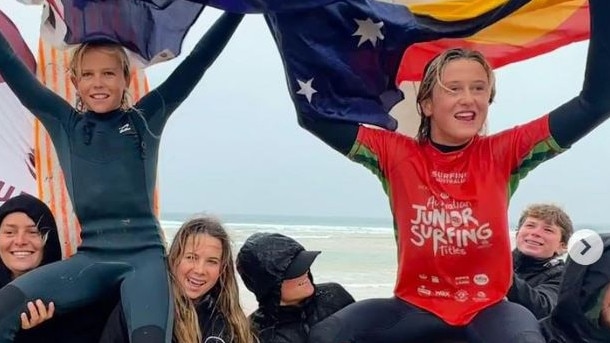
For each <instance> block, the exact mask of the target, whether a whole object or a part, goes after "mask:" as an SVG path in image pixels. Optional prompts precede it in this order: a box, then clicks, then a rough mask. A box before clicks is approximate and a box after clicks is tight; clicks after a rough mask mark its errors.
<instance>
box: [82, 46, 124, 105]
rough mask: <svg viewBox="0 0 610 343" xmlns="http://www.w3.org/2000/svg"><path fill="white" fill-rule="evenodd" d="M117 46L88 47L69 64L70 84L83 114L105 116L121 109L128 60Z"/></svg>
mask: <svg viewBox="0 0 610 343" xmlns="http://www.w3.org/2000/svg"><path fill="white" fill-rule="evenodd" d="M121 49H122V48H121V47H120V46H113V45H104V46H88V47H83V48H82V50H81V51H77V53H75V56H74V57H73V59H74V61H73V62H72V65H73V67H72V73H73V75H72V83H73V84H74V87H75V88H76V91H77V93H78V96H79V97H80V99H81V101H82V102H83V104H84V107H85V109H86V110H89V111H93V112H95V113H108V112H110V111H113V110H116V109H118V108H120V107H121V106H122V104H123V101H124V94H125V92H126V91H127V87H128V86H129V70H128V69H129V67H128V64H127V57H126V55H125V54H124V52H123V51H122V50H121Z"/></svg>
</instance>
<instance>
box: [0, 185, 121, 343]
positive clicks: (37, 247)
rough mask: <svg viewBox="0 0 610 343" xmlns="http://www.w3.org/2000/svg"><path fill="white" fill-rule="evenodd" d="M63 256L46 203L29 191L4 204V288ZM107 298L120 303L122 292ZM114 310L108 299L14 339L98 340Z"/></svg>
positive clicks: (0, 252) (0, 215)
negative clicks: (31, 271)
mask: <svg viewBox="0 0 610 343" xmlns="http://www.w3.org/2000/svg"><path fill="white" fill-rule="evenodd" d="M16 252H21V254H20V255H17V254H15V253H16ZM28 254H29V255H28ZM61 257H62V255H61V245H60V242H59V235H58V231H57V225H56V222H55V218H54V216H53V213H52V212H51V210H50V209H49V207H48V206H47V205H46V204H45V203H44V202H42V201H41V200H39V199H38V198H36V197H34V196H31V195H29V194H21V195H18V196H15V197H13V198H11V199H9V200H8V201H6V202H5V203H4V204H3V205H2V206H0V288H2V287H4V286H5V285H7V284H8V283H10V282H11V281H12V280H13V279H15V278H17V277H19V276H21V275H23V274H25V273H27V272H29V271H30V270H33V269H36V268H39V267H42V266H44V265H47V264H50V263H52V262H56V261H60V260H61ZM106 301H107V302H110V304H114V303H116V301H118V293H115V294H112V292H110V293H109V295H108V298H107V299H106ZM111 309H112V307H110V305H108V304H105V303H104V302H99V303H96V304H94V305H91V306H88V307H86V308H83V309H82V310H79V311H76V312H74V313H71V314H67V315H63V316H58V317H57V319H53V320H48V321H46V322H44V323H42V324H39V325H35V327H33V328H31V329H27V330H21V331H19V333H18V334H17V336H16V338H15V341H14V342H15V343H40V342H45V343H84V342H95V341H96V340H97V339H98V338H99V336H100V334H101V331H102V329H103V327H104V324H105V321H106V318H107V317H108V315H109V314H110V310H111ZM30 315H31V314H28V317H29V316H30Z"/></svg>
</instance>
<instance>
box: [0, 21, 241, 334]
mask: <svg viewBox="0 0 610 343" xmlns="http://www.w3.org/2000/svg"><path fill="white" fill-rule="evenodd" d="M242 17H243V16H242V15H235V14H224V15H223V16H222V17H221V18H220V19H219V20H218V22H217V23H216V24H215V25H214V26H213V27H212V28H211V29H210V30H209V31H208V32H207V33H206V34H205V36H204V37H203V38H202V39H201V40H200V41H199V43H198V44H197V46H196V47H195V48H194V49H193V52H192V53H191V54H190V55H189V56H188V57H186V59H185V60H184V61H183V62H182V63H181V64H180V66H178V68H177V69H176V70H175V71H174V72H173V73H172V74H171V75H170V76H169V77H168V79H167V80H166V81H165V82H164V83H163V84H161V85H160V86H159V87H158V88H156V89H154V90H153V91H151V92H150V93H149V94H147V95H146V96H144V97H143V98H142V99H141V100H140V101H139V102H138V103H137V104H136V105H135V106H134V107H135V110H133V109H131V110H128V111H123V110H118V109H117V110H115V111H112V112H109V113H104V114H97V113H92V112H86V113H84V114H80V113H78V112H76V110H75V109H74V108H73V107H72V106H70V104H68V103H67V102H66V101H65V100H63V99H62V98H61V97H60V96H58V95H56V94H55V93H53V92H51V91H50V90H48V89H47V88H46V87H45V86H44V85H42V84H40V83H39V82H38V80H36V78H35V76H34V75H33V74H32V73H31V72H30V71H29V70H28V69H27V68H26V67H25V66H24V65H23V63H22V62H21V61H20V60H19V58H18V56H17V55H15V54H14V53H13V51H12V50H11V49H10V47H9V45H8V43H7V41H6V39H4V37H0V74H1V75H2V77H3V78H4V80H5V81H6V83H7V84H8V85H9V87H10V88H11V89H12V90H13V92H14V93H15V94H16V96H17V97H18V98H19V100H20V101H21V102H22V103H23V105H24V106H25V107H26V108H28V109H29V110H30V111H31V112H32V113H33V114H34V115H35V116H36V117H37V118H38V119H39V120H40V121H41V122H42V124H43V125H44V127H45V128H46V129H47V131H48V132H49V134H50V136H51V139H52V141H53V144H54V146H55V149H56V151H57V154H58V157H59V161H60V164H61V167H62V170H63V173H64V177H65V180H66V185H67V189H68V192H69V194H70V198H71V200H72V203H73V205H74V211H75V213H76V216H77V217H78V220H79V222H80V224H81V227H82V244H81V246H80V247H79V249H78V253H77V254H76V255H74V256H73V257H71V258H69V259H68V260H65V261H61V262H57V263H53V264H50V265H46V266H44V267H41V268H39V269H36V270H35V271H32V272H30V273H28V274H27V275H25V276H24V277H22V278H19V279H16V280H15V281H13V282H11V283H10V284H9V285H8V286H6V287H4V288H3V289H2V290H0V342H11V341H12V340H13V337H14V336H15V332H16V331H17V330H18V329H19V325H20V322H19V313H21V312H23V311H24V309H25V308H26V306H25V304H26V302H27V301H29V300H33V299H39V298H40V299H42V300H43V301H45V302H49V301H53V302H54V303H55V305H56V309H57V312H58V313H65V312H71V311H73V310H75V309H76V308H79V307H82V306H85V305H87V304H90V303H92V302H94V301H95V300H96V299H99V298H101V297H104V296H105V295H106V294H107V293H108V292H109V290H111V289H113V288H115V287H117V286H119V285H120V287H121V295H122V297H121V298H122V304H123V307H124V309H125V315H126V319H127V326H128V329H129V332H130V340H131V341H132V342H170V341H171V336H172V321H173V302H172V300H171V296H170V291H169V287H168V276H167V265H166V256H165V248H164V243H163V240H162V237H161V233H160V230H161V228H160V226H159V222H158V220H157V219H156V217H155V214H154V212H153V193H154V188H155V182H156V174H157V158H158V151H159V136H160V135H161V132H162V130H163V127H164V125H165V123H166V121H167V119H168V117H169V116H170V114H171V113H172V112H173V111H174V110H175V109H176V108H177V107H178V106H179V105H180V103H181V102H182V101H183V100H184V99H185V98H186V97H187V96H188V94H189V93H190V92H191V91H192V90H193V88H194V87H195V85H196V84H197V82H198V81H199V80H200V79H201V77H202V76H203V74H204V73H205V71H206V70H207V68H208V67H209V66H210V65H211V64H212V63H213V62H214V60H215V59H216V57H217V56H218V55H219V54H220V52H221V51H222V50H223V48H224V46H225V45H226V43H227V42H228V40H229V39H230V37H231V36H232V34H233V32H234V31H235V29H236V27H237V26H238V24H239V22H240V21H241V19H242Z"/></svg>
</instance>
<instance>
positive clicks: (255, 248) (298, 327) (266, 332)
mask: <svg viewBox="0 0 610 343" xmlns="http://www.w3.org/2000/svg"><path fill="white" fill-rule="evenodd" d="M318 254H320V252H319V251H307V250H305V248H304V247H303V246H302V245H301V244H299V243H298V242H297V241H295V240H294V239H292V238H290V237H287V236H284V235H281V234H277V233H262V232H259V233H255V234H253V235H251V236H250V237H248V239H247V240H246V242H245V243H244V245H243V246H242V248H241V249H240V250H239V253H238V254H237V261H236V264H237V271H238V272H239V275H240V276H241V278H242V280H243V281H244V284H245V285H246V287H247V288H248V289H249V290H250V291H251V292H252V293H254V295H255V296H256V300H257V301H258V305H259V307H258V309H257V310H256V311H255V312H254V313H252V314H251V315H250V321H251V323H252V326H253V329H254V330H255V332H257V334H258V337H259V339H260V342H261V343H305V342H307V339H308V337H309V330H310V328H311V327H312V326H313V325H315V324H316V323H318V322H320V321H322V320H323V319H324V318H326V317H328V316H329V315H331V314H333V313H335V312H336V311H338V310H340V309H342V308H343V307H345V306H347V305H349V304H351V303H353V302H354V298H353V297H352V296H351V295H350V294H349V293H348V292H347V291H346V290H345V289H344V288H343V287H342V286H341V285H339V284H336V283H323V284H318V285H316V284H314V283H313V277H312V275H311V272H310V270H309V268H310V266H311V264H312V263H313V261H314V260H315V258H316V257H317V255H318Z"/></svg>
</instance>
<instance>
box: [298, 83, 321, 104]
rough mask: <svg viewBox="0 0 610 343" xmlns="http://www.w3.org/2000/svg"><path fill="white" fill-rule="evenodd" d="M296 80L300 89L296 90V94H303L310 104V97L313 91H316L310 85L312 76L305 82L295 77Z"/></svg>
mask: <svg viewBox="0 0 610 343" xmlns="http://www.w3.org/2000/svg"><path fill="white" fill-rule="evenodd" d="M297 82H298V83H299V87H301V89H299V90H298V91H297V94H301V95H305V97H306V98H307V101H308V102H309V103H310V104H311V97H312V96H313V95H314V93H317V92H318V91H317V90H315V89H313V87H312V86H311V83H312V82H313V78H311V79H309V80H308V81H307V82H303V81H301V80H299V79H297Z"/></svg>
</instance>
